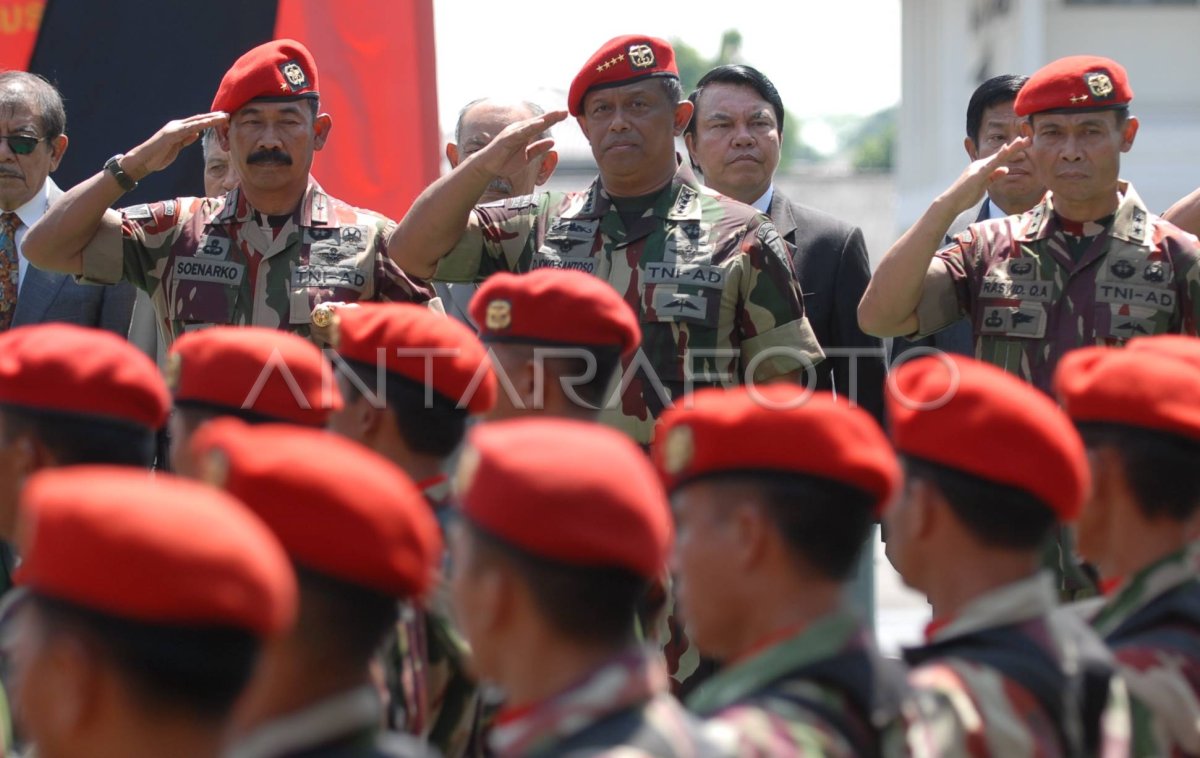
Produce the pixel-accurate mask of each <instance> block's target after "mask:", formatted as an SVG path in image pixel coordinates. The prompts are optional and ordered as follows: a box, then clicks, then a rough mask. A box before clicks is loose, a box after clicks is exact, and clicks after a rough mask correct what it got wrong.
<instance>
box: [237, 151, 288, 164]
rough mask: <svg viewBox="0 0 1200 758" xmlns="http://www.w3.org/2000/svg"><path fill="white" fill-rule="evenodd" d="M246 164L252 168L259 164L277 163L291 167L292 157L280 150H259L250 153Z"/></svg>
mask: <svg viewBox="0 0 1200 758" xmlns="http://www.w3.org/2000/svg"><path fill="white" fill-rule="evenodd" d="M246 163H247V164H249V165H251V166H253V165H256V164H259V163H278V164H280V165H281V166H290V165H292V157H291V156H290V155H288V154H287V153H285V152H283V151H282V150H259V151H257V152H253V153H250V156H249V157H248V158H246Z"/></svg>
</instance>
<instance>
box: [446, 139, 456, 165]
mask: <svg viewBox="0 0 1200 758" xmlns="http://www.w3.org/2000/svg"><path fill="white" fill-rule="evenodd" d="M446 160H447V161H449V162H450V168H457V167H458V145H456V144H454V143H453V142H447V143H446Z"/></svg>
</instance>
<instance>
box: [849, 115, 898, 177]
mask: <svg viewBox="0 0 1200 758" xmlns="http://www.w3.org/2000/svg"><path fill="white" fill-rule="evenodd" d="M896 112H897V111H896V107H895V106H892V107H891V108H885V109H883V110H881V111H879V112H878V113H873V114H871V115H870V116H867V117H866V118H865V119H863V120H862V123H860V124H859V125H858V126H857V128H856V129H854V130H853V131H852V132H851V133H850V134H849V135H848V136H847V138H846V140H845V142H844V146H845V150H846V152H847V153H848V154H849V155H850V160H851V163H852V164H853V165H854V168H856V169H858V170H859V171H891V170H892V168H893V166H894V163H895V151H896Z"/></svg>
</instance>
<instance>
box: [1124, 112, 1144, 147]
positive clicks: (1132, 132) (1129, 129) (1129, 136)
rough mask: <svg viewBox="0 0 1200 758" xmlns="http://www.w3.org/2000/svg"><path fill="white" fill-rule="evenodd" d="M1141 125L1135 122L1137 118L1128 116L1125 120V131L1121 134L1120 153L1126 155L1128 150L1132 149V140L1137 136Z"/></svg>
mask: <svg viewBox="0 0 1200 758" xmlns="http://www.w3.org/2000/svg"><path fill="white" fill-rule="evenodd" d="M1140 125H1141V124H1140V123H1139V122H1138V120H1137V116H1130V117H1129V118H1128V119H1126V120H1125V131H1123V132H1121V152H1122V153H1128V152H1129V148H1131V147H1133V138H1134V137H1136V136H1137V133H1138V127H1139V126H1140Z"/></svg>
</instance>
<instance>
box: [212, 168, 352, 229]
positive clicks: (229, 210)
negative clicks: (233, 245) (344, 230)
mask: <svg viewBox="0 0 1200 758" xmlns="http://www.w3.org/2000/svg"><path fill="white" fill-rule="evenodd" d="M330 204H331V203H330V197H329V195H328V194H327V193H326V192H325V190H324V189H322V188H321V185H320V184H318V183H317V180H316V179H313V178H312V177H311V176H310V177H309V178H308V188H307V189H305V191H304V198H303V199H302V200H301V201H300V206H299V211H300V212H299V214H298V215H299V218H296V214H293V221H295V223H296V224H297V225H299V226H301V227H313V226H325V227H331V228H336V227H338V226H339V224H338V223H337V217H336V216H334V215H333V214H331V213H330V207H329V206H330ZM253 219H254V208H253V206H251V205H250V202H249V201H248V200H247V199H246V195H245V194H244V193H243V192H242V188H241V187H234V188H233V189H231V190H230V191H229V193H228V194H227V195H225V203H224V205H223V206H221V209H220V210H219V211H218V212H217V214H216V215H215V216H214V217H213V219H212V221H211V222H210V223H213V224H230V223H239V224H245V223H249V222H250V221H252V220H253Z"/></svg>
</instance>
